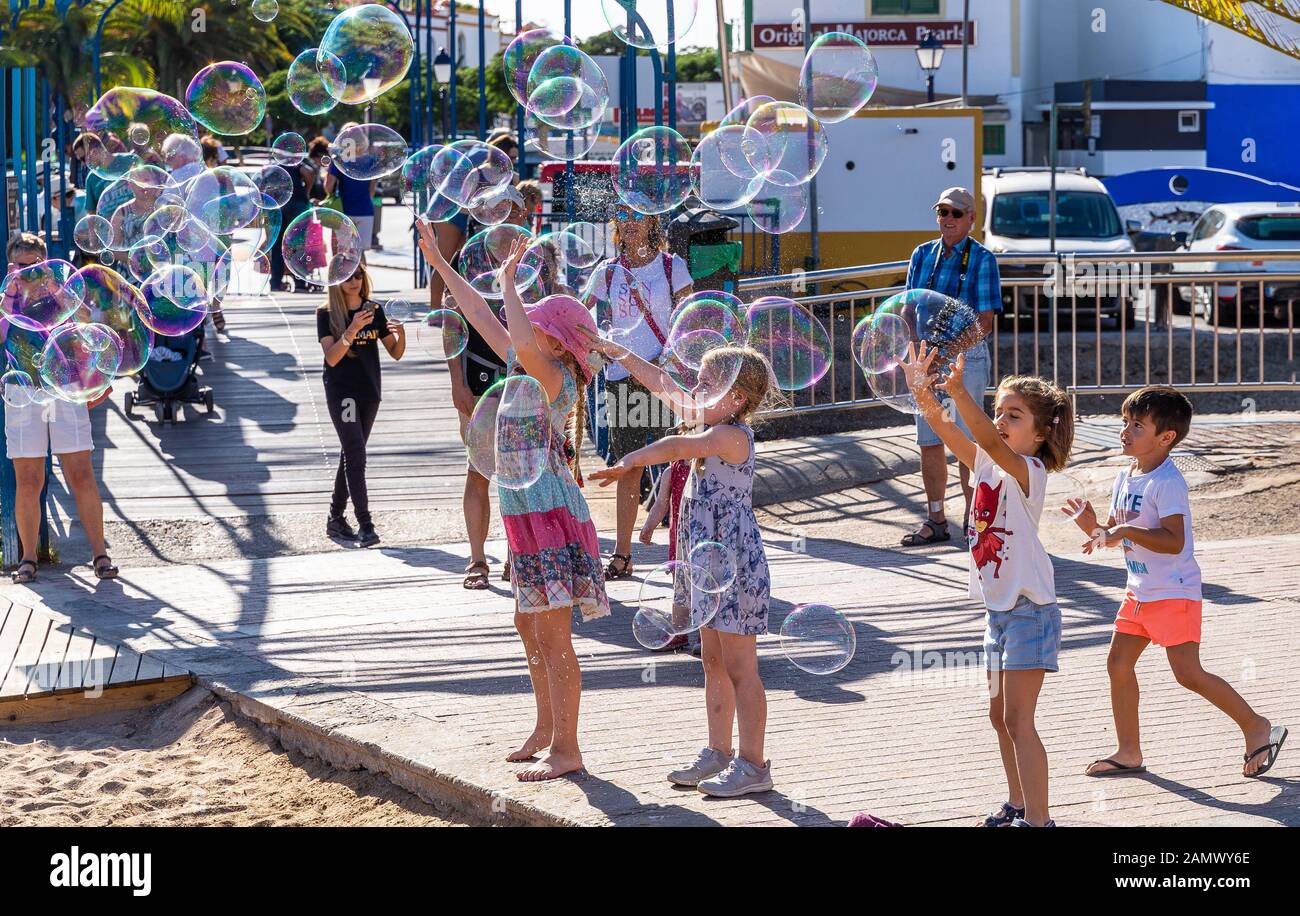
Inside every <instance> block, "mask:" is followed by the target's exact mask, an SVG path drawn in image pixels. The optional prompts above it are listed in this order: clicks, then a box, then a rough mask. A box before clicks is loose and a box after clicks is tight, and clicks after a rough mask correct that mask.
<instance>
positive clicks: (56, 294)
mask: <svg viewBox="0 0 1300 916" xmlns="http://www.w3.org/2000/svg"><path fill="white" fill-rule="evenodd" d="M85 298H86V287H85V284H83V283H82V282H81V279H80V278H79V277H78V276H77V269H76V268H75V267H73V266H72V265H71V264H69V263H68V262H67V261H61V260H59V259H58V258H51V259H50V260H48V261H41V262H39V263H37V264H32V265H30V266H29V267H18V266H17V265H10V267H9V273H8V274H7V275H6V276H5V279H4V291H3V298H2V299H0V312H3V313H4V317H5V318H7V319H9V321H10V322H12V323H13V324H15V325H17V326H18V327H20V328H25V329H26V330H28V331H48V330H50V329H51V328H53V327H56V326H58V325H60V324H62V323H63V322H65V321H67V320H68V319H69V318H70V317H72V313H73V312H75V311H76V310H77V309H79V308H81V305H82V303H83V302H84V301H85Z"/></svg>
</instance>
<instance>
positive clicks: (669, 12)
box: [600, 0, 700, 49]
mask: <svg viewBox="0 0 1300 916" xmlns="http://www.w3.org/2000/svg"><path fill="white" fill-rule="evenodd" d="M600 9H601V12H602V13H604V14H605V22H607V23H608V24H609V27H610V30H611V31H613V33H614V35H615V36H616V37H617V38H618V40H619V41H622V42H624V43H625V44H629V45H631V46H632V47H634V48H647V49H649V48H667V47H668V46H669V45H670V44H675V43H677V42H679V41H681V39H682V37H683V36H684V35H686V33H687V32H689V31H690V30H691V26H693V25H694V24H695V17H696V14H697V13H699V9H700V0H653V2H651V3H646V2H645V0H641V2H640V3H638V2H637V0H600Z"/></svg>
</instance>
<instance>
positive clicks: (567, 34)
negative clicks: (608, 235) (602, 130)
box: [564, 0, 578, 222]
mask: <svg viewBox="0 0 1300 916" xmlns="http://www.w3.org/2000/svg"><path fill="white" fill-rule="evenodd" d="M572 38H573V0H564V40H565V43H570V42H571V39H572ZM565 143H566V144H567V152H568V153H569V158H568V159H567V160H565V163H564V177H565V185H566V187H567V189H568V190H566V191H565V193H564V210H565V216H566V217H567V219H568V221H569V222H573V221H574V219H576V218H577V213H578V194H577V188H575V187H574V178H575V173H574V168H573V155H572V151H573V134H572V133H570V134H569V137H568V139H566V140H565Z"/></svg>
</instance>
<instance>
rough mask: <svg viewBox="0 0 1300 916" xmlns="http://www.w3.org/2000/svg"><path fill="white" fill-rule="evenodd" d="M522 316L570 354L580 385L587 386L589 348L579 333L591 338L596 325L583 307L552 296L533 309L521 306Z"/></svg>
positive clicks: (570, 299) (569, 299)
mask: <svg viewBox="0 0 1300 916" xmlns="http://www.w3.org/2000/svg"><path fill="white" fill-rule="evenodd" d="M524 313H525V314H526V315H528V320H529V321H531V322H532V323H533V327H535V328H537V329H539V330H542V331H545V332H546V333H547V334H550V335H551V336H552V337H554V338H555V339H556V340H558V341H559V342H560V343H561V344H562V345H563V346H564V349H566V350H568V351H569V353H570V354H572V356H573V358H574V360H575V361H576V362H577V363H578V370H579V371H580V372H581V373H582V383H583V384H584V385H589V384H591V375H592V371H591V366H590V364H589V362H588V357H589V356H590V354H591V346H590V345H589V344H588V343H587V339H586V338H585V337H584V336H583V335H582V331H581V330H579V329H582V330H585V331H587V332H589V333H590V334H591V336H593V337H595V336H596V322H595V321H593V320H592V318H591V313H590V312H588V311H587V308H586V306H584V305H583V304H582V303H581V302H579V301H578V300H577V299H574V298H573V297H572V296H566V295H564V294H563V293H556V294H555V295H552V296H547V297H546V298H544V299H542V300H541V301H540V302H538V303H537V304H536V305H527V306H524Z"/></svg>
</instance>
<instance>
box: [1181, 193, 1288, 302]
mask: <svg viewBox="0 0 1300 916" xmlns="http://www.w3.org/2000/svg"><path fill="white" fill-rule="evenodd" d="M1173 238H1174V240H1175V242H1177V243H1178V245H1179V246H1180V249H1179V250H1182V251H1196V252H1201V251H1204V252H1207V253H1208V252H1214V251H1250V250H1279V249H1285V250H1289V251H1290V250H1293V251H1296V252H1297V253H1300V202H1294V203H1270V202H1260V203H1237V204H1215V205H1214V206H1213V207H1210V208H1208V209H1207V210H1206V211H1205V212H1204V213H1202V214H1201V218H1200V219H1199V220H1197V221H1196V224H1195V225H1193V226H1192V230H1191V232H1190V233H1187V232H1176V233H1174V235H1173ZM1173 270H1174V273H1175V274H1177V273H1201V272H1206V271H1231V272H1233V273H1245V272H1250V273H1253V272H1256V271H1258V272H1260V273H1264V274H1268V273H1300V260H1295V261H1289V260H1288V261H1274V260H1267V261H1266V260H1258V261H1179V262H1176V263H1175V264H1174V265H1173ZM1211 286H1212V287H1213V288H1211ZM1237 286H1238V285H1237V284H1236V283H1216V284H1208V283H1207V284H1200V285H1198V286H1179V287H1178V294H1179V296H1180V297H1181V298H1182V299H1183V301H1184V302H1188V303H1191V304H1192V307H1193V308H1195V309H1196V312H1197V314H1198V315H1202V316H1204V317H1205V319H1206V320H1207V321H1211V320H1214V319H1215V317H1216V313H1215V308H1214V305H1215V301H1216V299H1217V302H1218V312H1217V320H1218V322H1219V323H1220V324H1223V325H1231V326H1233V327H1235V326H1236V325H1237V322H1238V318H1239V317H1240V320H1241V323H1242V324H1243V325H1245V324H1248V323H1250V321H1252V320H1258V311H1257V310H1258V308H1259V306H1260V301H1259V292H1260V289H1259V284H1258V283H1247V282H1242V283H1241V303H1240V307H1241V312H1242V314H1241V315H1240V316H1238V314H1237ZM1296 300H1300V281H1297V280H1279V281H1277V282H1274V283H1270V282H1268V281H1267V280H1265V282H1264V306H1265V307H1266V308H1268V309H1269V310H1270V311H1271V312H1272V313H1273V316H1274V317H1276V318H1284V317H1285V316H1286V311H1285V309H1286V307H1287V304H1288V303H1293V302H1295V301H1296Z"/></svg>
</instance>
